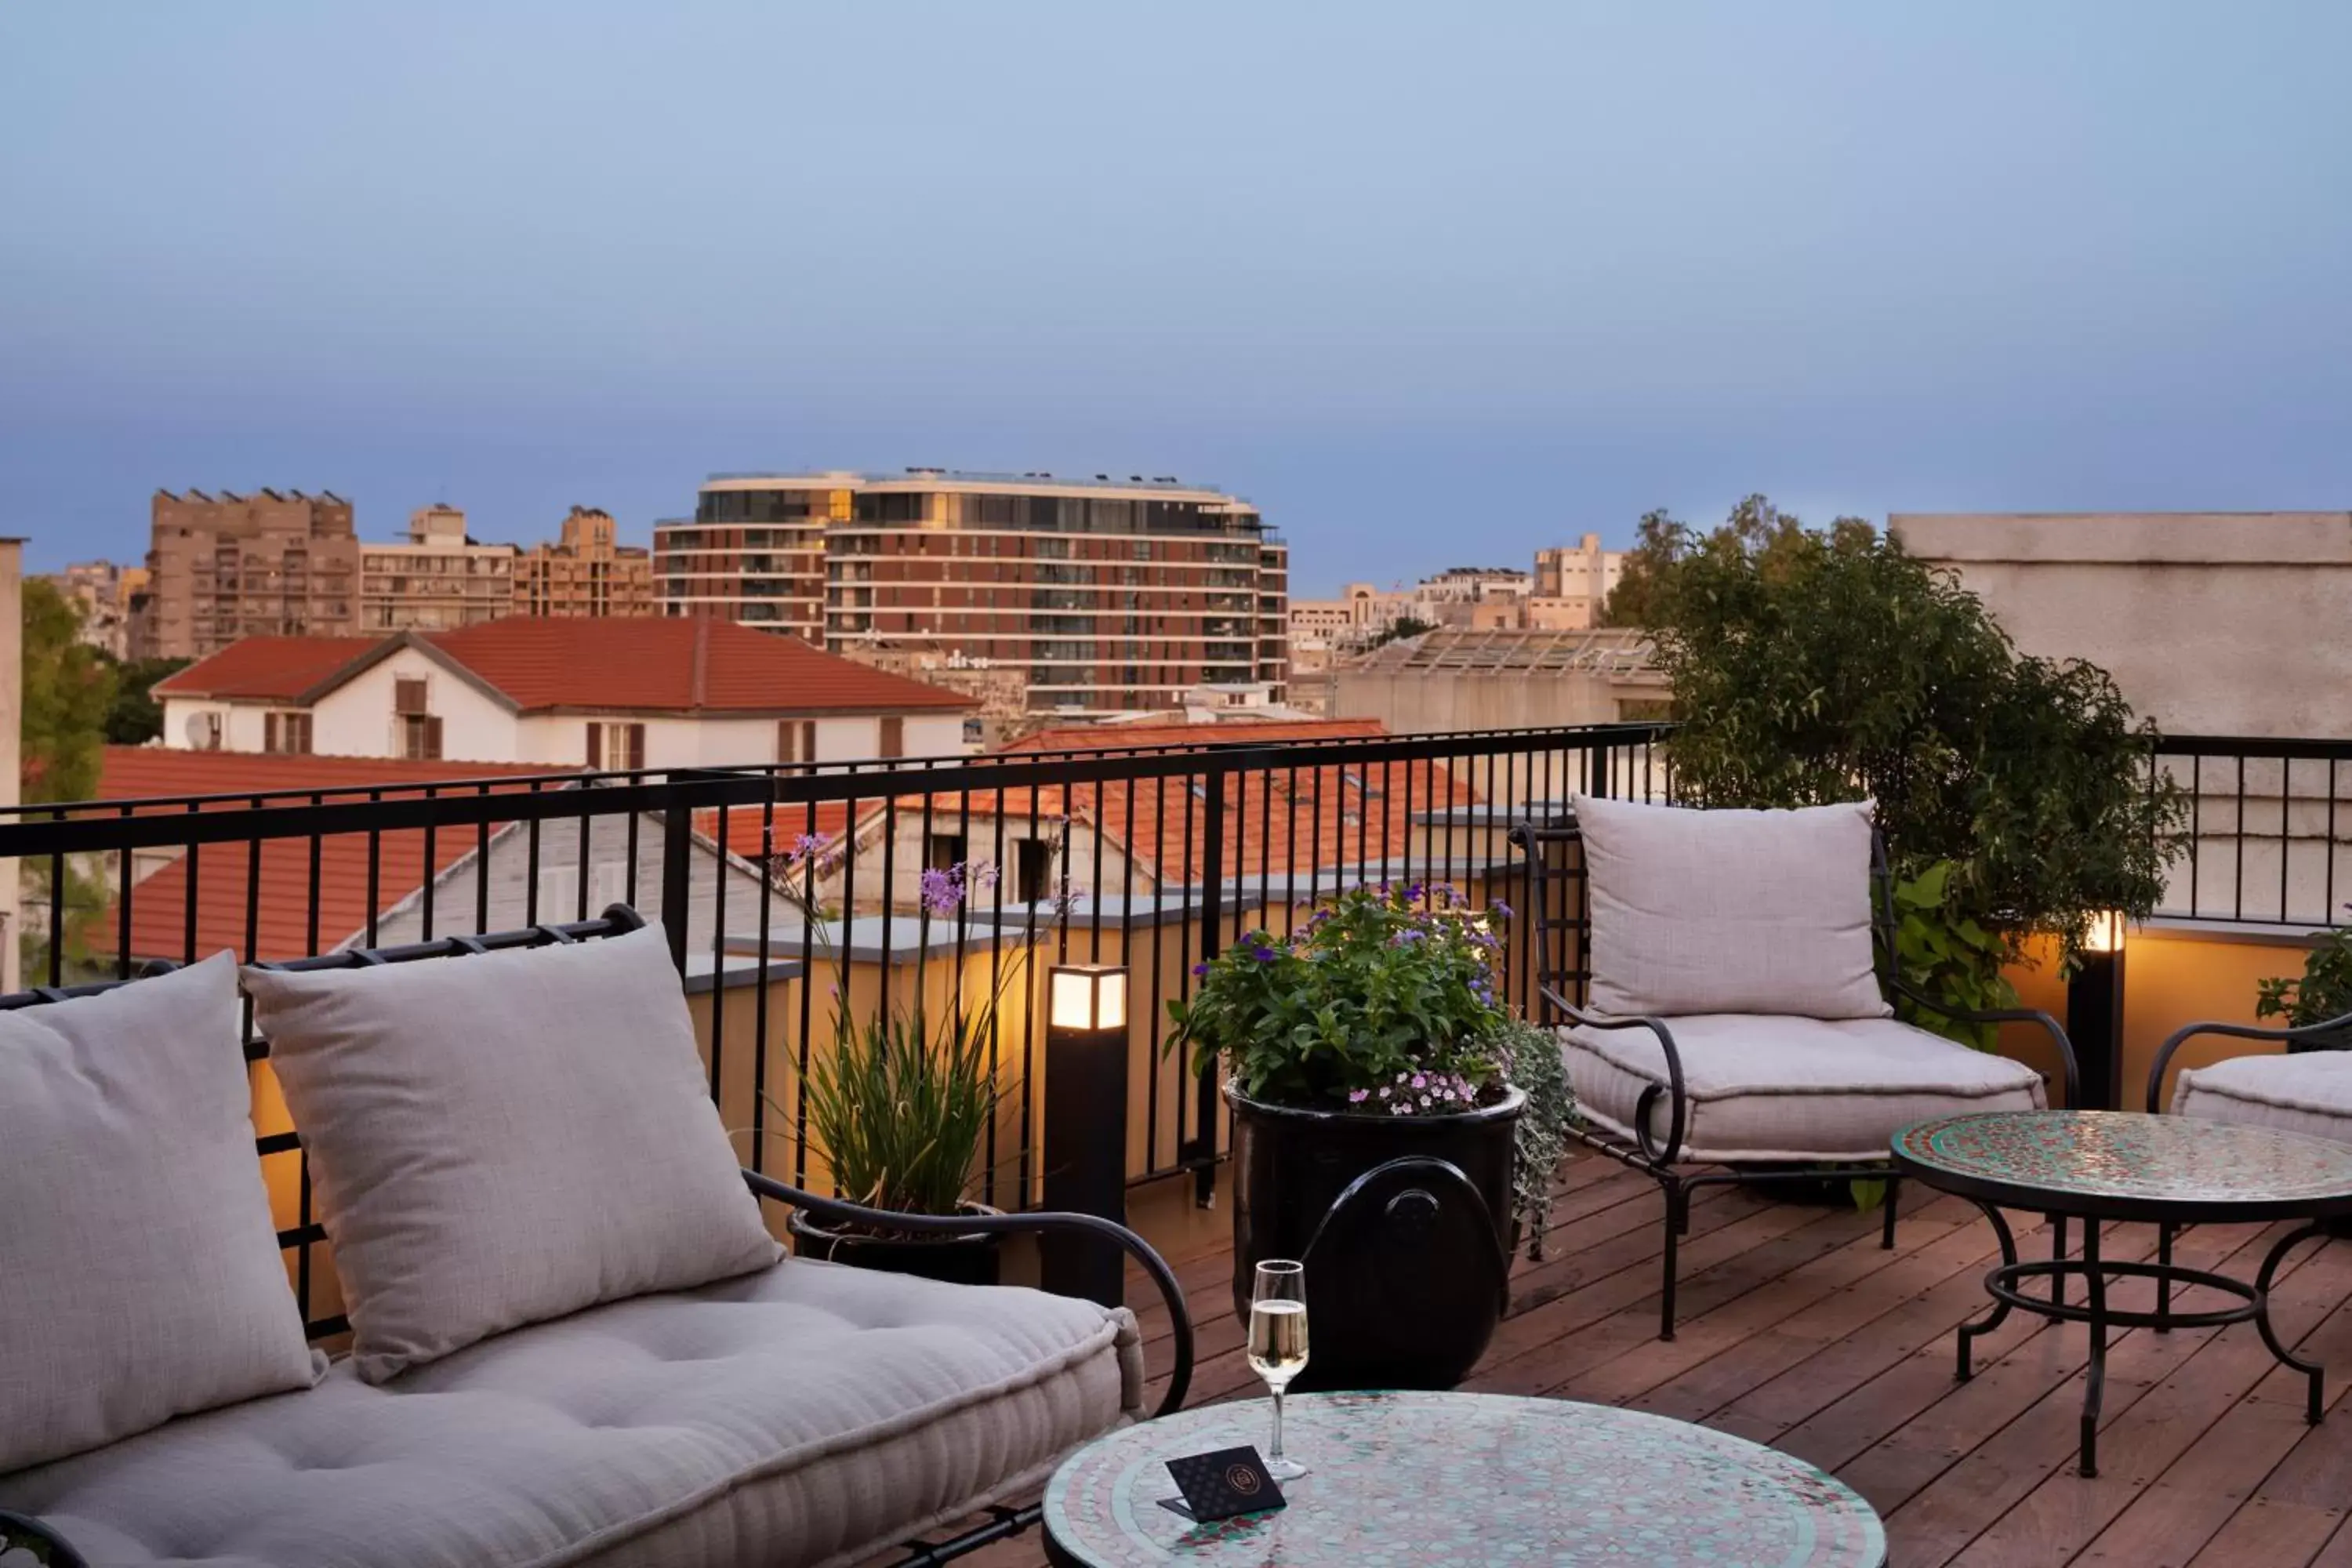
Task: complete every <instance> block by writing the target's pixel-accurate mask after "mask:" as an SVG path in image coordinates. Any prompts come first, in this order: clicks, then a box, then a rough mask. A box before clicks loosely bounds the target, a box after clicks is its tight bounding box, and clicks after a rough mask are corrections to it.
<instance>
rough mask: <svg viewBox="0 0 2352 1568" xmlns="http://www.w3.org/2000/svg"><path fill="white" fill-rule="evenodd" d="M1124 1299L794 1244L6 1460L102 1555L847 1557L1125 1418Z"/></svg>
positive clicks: (976, 1501) (481, 1564)
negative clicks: (64, 1454) (661, 1284)
mask: <svg viewBox="0 0 2352 1568" xmlns="http://www.w3.org/2000/svg"><path fill="white" fill-rule="evenodd" d="M1142 1375H1143V1374H1142V1359H1141V1352H1140V1347H1139V1342H1138V1339H1137V1333H1136V1327H1135V1321H1134V1319H1133V1318H1132V1317H1130V1316H1129V1314H1128V1313H1127V1312H1126V1311H1125V1310H1116V1311H1114V1310H1106V1309H1104V1308H1101V1307H1098V1306H1096V1305H1095V1304H1093V1303H1092V1302H1088V1301H1079V1300H1067V1299H1065V1298H1062V1297H1058V1296H1048V1295H1044V1294H1042V1293H1040V1292H1037V1291H1034V1290H1024V1289H982V1288H977V1287H971V1286H950V1285H938V1284H933V1283H931V1282H929V1281H928V1280H922V1279H908V1278H906V1277H904V1276H899V1275H890V1274H879V1273H874V1272H870V1271H866V1270H863V1269H855V1268H840V1267H835V1266H834V1265H830V1264H824V1263H817V1262H814V1261H811V1260H807V1259H793V1260H790V1261H787V1262H785V1263H782V1264H780V1265H777V1266H776V1267H774V1268H769V1269H766V1270H764V1271H762V1272H760V1273H757V1274H751V1275H746V1276H743V1277H741V1278H739V1279H729V1280H723V1281H720V1282H719V1283H718V1284H715V1285H709V1286H704V1287H702V1288H700V1289H696V1290H692V1291H687V1292H681V1293H677V1294H670V1295H658V1296H644V1297H639V1298H636V1299H635V1300H628V1301H622V1302H617V1303H614V1304H612V1305H609V1306H603V1307H595V1308H592V1309H590V1310H587V1311H584V1312H581V1313H577V1314H575V1315H573V1316H572V1317H568V1318H562V1319H558V1320H556V1321H552V1322H548V1323H542V1324H538V1325H535V1326H533V1327H530V1328H526V1329H519V1330H516V1331H512V1332H510V1333H507V1334H502V1335H499V1336H498V1337H497V1338H494V1339H490V1340H487V1341H484V1342H481V1343H479V1344H477V1345H474V1346H471V1347H469V1348H468V1349H466V1350H463V1351H460V1352H457V1353H456V1354H454V1355H451V1356H449V1357H448V1358H446V1360H443V1361H439V1362H436V1363H433V1364H432V1365H430V1366H425V1367H421V1368H418V1369H415V1370H414V1371H412V1372H409V1373H405V1374H404V1375H403V1376H400V1377H397V1378H394V1379H393V1380H392V1381H390V1382H388V1383H385V1384H381V1385H374V1386H372V1385H370V1384H366V1383H364V1382H362V1381H361V1379H360V1378H359V1376H358V1375H357V1373H355V1372H354V1371H353V1369H352V1365H351V1363H349V1362H348V1361H343V1362H339V1363H336V1365H335V1366H334V1367H333V1368H332V1370H331V1371H330V1372H329V1373H328V1374H327V1377H326V1380H325V1381H324V1382H322V1383H321V1384H319V1385H318V1386H317V1387H315V1388H311V1389H307V1390H305V1391H303V1392H301V1393H299V1394H281V1395H277V1396H273V1397H270V1398H267V1399H258V1400H254V1401H251V1402H249V1403H247V1404H244V1405H232V1406H230V1407H228V1408H226V1409H223V1410H216V1411H212V1412H209V1413H207V1414H205V1415H196V1416H191V1417H187V1418H184V1419H181V1420H178V1421H173V1422H171V1423H169V1424H167V1425H165V1426H161V1427H158V1428H156V1429H155V1430H153V1431H152V1432H148V1433H145V1434H143V1435H142V1436H137V1437H133V1438H130V1439H127V1440H125V1441H123V1442H121V1443H117V1444H115V1445H114V1446H113V1447H107V1448H101V1449H98V1450H96V1451H94V1452H91V1453H88V1454H83V1455H79V1456H77V1457H75V1458H69V1459H65V1460H61V1461H58V1462H57V1463H54V1464H50V1465H47V1466H43V1467H40V1468H34V1469H29V1470H21V1471H18V1472H16V1474H13V1475H9V1476H5V1477H0V1508H5V1509H9V1510H16V1511H17V1512H20V1513H30V1514H34V1515H37V1516H40V1517H41V1518H43V1519H44V1520H45V1521H47V1523H48V1524H49V1525H50V1526H51V1527H52V1528H54V1529H56V1530H58V1531H59V1532H60V1533H62V1534H63V1535H64V1536H65V1537H66V1539H67V1540H68V1541H69V1542H72V1543H73V1544H74V1545H76V1546H77V1547H79V1549H80V1551H81V1552H83V1553H84V1554H85V1555H87V1556H88V1557H89V1560H90V1561H91V1562H92V1563H97V1564H112V1563H140V1564H161V1563H199V1562H201V1563H204V1564H205V1568H263V1565H269V1568H491V1565H498V1568H510V1565H521V1564H534V1565H544V1564H555V1563H567V1564H569V1563H593V1564H595V1565H597V1568H617V1565H620V1564H629V1565H631V1568H636V1565H659V1568H670V1565H677V1568H685V1565H688V1564H696V1565H712V1568H724V1565H728V1564H743V1565H745V1568H750V1565H751V1564H760V1565H761V1568H774V1565H778V1564H788V1565H789V1564H824V1563H847V1562H851V1561H855V1560H856V1559H858V1558H860V1557H863V1556H866V1555H869V1554H871V1553H873V1552H876V1551H877V1550H879V1549H881V1548H883V1547H885V1546H887V1545H889V1544H891V1543H892V1542H896V1541H898V1540H900V1539H903V1538H904V1537H906V1536H907V1535H908V1534H909V1533H912V1532H914V1531H919V1530H921V1529H923V1528H926V1527H928V1526H929V1525H930V1524H932V1523H934V1522H937V1521H941V1520H945V1519H952V1518H955V1517H958V1516H960V1515H961V1514H964V1513H967V1512H970V1511H971V1510H973V1509H974V1508H976V1507H978V1506H979V1505H980V1504H982V1503H983V1502H987V1501H990V1500H994V1499H996V1498H998V1497H1001V1496H1005V1495H1010V1494H1011V1493H1013V1492H1016V1491H1018V1490H1020V1489H1022V1488H1024V1487H1026V1486H1030V1485H1034V1483H1036V1482H1038V1481H1040V1480H1042V1479H1044V1477H1045V1474H1046V1473H1047V1472H1049V1471H1050V1470H1051V1468H1052V1467H1053V1465H1054V1463H1055V1460H1056V1458H1058V1457H1059V1456H1060V1455H1062V1454H1063V1453H1065V1452H1066V1451H1067V1450H1068V1449H1069V1448H1071V1447H1074V1446H1076V1444H1078V1443H1080V1442H1083V1441H1085V1440H1086V1439H1087V1438H1090V1437H1093V1436H1097V1435H1098V1434H1100V1433H1102V1432H1104V1431H1106V1430H1108V1429H1109V1428H1111V1427H1113V1426H1117V1425H1118V1424H1119V1423H1120V1422H1121V1421H1122V1420H1123V1419H1125V1418H1127V1417H1129V1416H1132V1415H1134V1414H1135V1413H1136V1411H1137V1409H1138V1407H1139V1405H1140V1403H1141V1395H1142Z"/></svg>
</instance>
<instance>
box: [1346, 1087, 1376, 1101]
mask: <svg viewBox="0 0 2352 1568" xmlns="http://www.w3.org/2000/svg"><path fill="white" fill-rule="evenodd" d="M1371 1093H1372V1091H1371V1090H1370V1089H1349V1091H1348V1103H1349V1104H1350V1105H1361V1104H1363V1103H1364V1101H1365V1100H1369V1099H1370V1098H1371Z"/></svg>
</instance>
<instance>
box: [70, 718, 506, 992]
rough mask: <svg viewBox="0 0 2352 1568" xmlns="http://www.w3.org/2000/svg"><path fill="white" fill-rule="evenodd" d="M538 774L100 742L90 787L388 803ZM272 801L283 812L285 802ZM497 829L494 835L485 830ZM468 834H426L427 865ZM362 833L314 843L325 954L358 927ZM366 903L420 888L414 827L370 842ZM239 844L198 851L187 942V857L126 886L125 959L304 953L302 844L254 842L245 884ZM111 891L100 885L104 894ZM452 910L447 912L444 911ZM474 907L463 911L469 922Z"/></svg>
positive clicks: (306, 920) (115, 917)
mask: <svg viewBox="0 0 2352 1568" xmlns="http://www.w3.org/2000/svg"><path fill="white" fill-rule="evenodd" d="M548 772H551V770H550V769H547V768H545V767H510V766H509V767H502V766H499V765H497V764H495V763H420V762H407V761H403V760H397V759H391V758H383V757H289V756H275V755H258V754H255V753H252V752H187V751H179V750H174V749H170V748H166V747H162V746H109V747H107V748H106V752H105V759H104V763H103V764H102V771H101V773H100V781H99V798H100V799H101V800H115V801H127V800H146V799H151V798H153V797H156V796H179V795H222V794H228V793H232V792H234V793H236V794H239V795H258V794H274V793H276V792H279V791H289V790H294V791H320V792H323V793H325V794H327V795H328V796H329V800H330V804H333V803H335V802H337V801H340V800H348V799H352V798H356V797H355V796H353V795H352V794H351V793H350V792H352V791H354V790H365V789H367V788H369V787H371V786H375V785H383V786H385V791H386V793H387V794H388V795H391V796H393V797H394V798H399V797H401V796H403V795H413V794H414V793H415V790H416V788H417V786H419V785H421V784H443V783H447V782H450V781H461V780H485V781H492V780H495V781H500V782H498V783H497V784H496V785H495V787H496V788H497V789H499V790H513V789H516V788H519V787H520V785H519V784H516V783H514V782H512V780H513V776H514V775H517V774H522V773H548ZM243 804H244V803H243V802H241V801H236V800H228V801H220V802H212V803H206V805H205V807H204V809H205V810H207V811H225V810H234V809H236V808H237V807H238V806H240V805H243ZM273 804H277V805H285V804H288V803H287V802H284V801H282V800H281V801H278V802H274V803H273ZM185 809H186V808H185V807H184V806H163V805H154V806H144V807H140V808H137V809H136V810H135V811H134V813H133V815H137V816H146V815H149V814H151V813H157V814H160V813H165V812H177V811H184V810H185ZM494 831H495V829H494ZM476 842H477V836H476V833H475V830H474V829H472V828H471V827H466V828H454V829H444V830H442V831H440V832H438V833H436V834H435V835H434V842H433V855H432V869H433V870H434V871H436V872H439V871H446V870H447V869H448V868H450V867H451V866H452V865H455V864H456V863H457V860H458V859H459V858H461V857H462V856H464V855H465V854H467V852H468V851H470V850H471V849H473V848H474V847H475V845H476ZM368 854H369V848H368V836H367V835H366V834H364V833H342V834H333V835H330V836H328V837H322V838H320V840H319V888H318V897H317V900H316V908H317V911H318V915H317V921H316V929H317V939H316V940H317V945H318V947H320V948H331V947H333V946H335V945H336V944H337V943H339V942H343V941H344V940H346V939H347V938H349V937H351V936H352V935H354V934H358V933H361V932H363V931H365V930H366V929H367V921H368V913H369V904H370V901H371V900H370V899H369V896H368ZM377 855H378V858H377V875H376V886H375V898H374V900H373V903H374V906H375V910H376V912H377V913H378V914H381V913H383V911H384V910H389V909H391V908H392V907H393V906H394V905H395V904H397V903H399V902H400V901H401V900H403V899H405V898H407V897H408V896H409V895H410V894H412V893H414V892H415V891H416V889H418V888H420V887H422V886H423V885H424V883H425V873H426V862H425V834H424V831H423V830H422V829H419V828H406V829H397V830H394V831H392V832H388V833H384V834H382V835H380V836H379V846H378V850H377ZM252 857H253V850H252V847H251V846H250V845H249V844H246V843H227V844H208V845H205V846H203V847H201V848H200V849H198V850H197V851H196V861H195V865H194V868H193V869H194V875H195V879H196V919H195V941H194V947H193V949H191V947H190V944H189V941H188V932H187V895H188V878H189V876H190V874H191V869H192V868H191V866H190V863H189V858H188V856H187V854H186V853H184V852H183V853H182V854H181V856H180V858H178V859H176V860H173V862H172V863H171V864H169V865H167V866H164V867H162V868H159V869H157V870H155V871H154V872H152V873H151V874H150V875H149V876H147V877H146V878H144V879H142V880H141V881H139V882H138V883H136V884H134V885H133V886H132V888H131V956H132V957H133V958H139V959H147V958H169V959H173V960H178V959H183V958H185V957H187V956H188V955H189V954H190V952H191V951H193V952H194V955H195V956H197V957H199V958H201V957H204V956H205V955H207V954H210V953H214V952H219V951H220V950H221V949H223V948H227V949H230V950H231V951H233V952H236V954H237V955H238V956H239V957H240V958H252V959H271V958H299V957H301V956H303V955H304V954H306V953H309V952H312V951H313V946H312V936H311V931H312V920H311V910H312V907H313V901H312V898H311V893H310V840H309V839H307V838H266V839H263V840H262V841H261V854H260V867H259V878H258V880H256V879H255V877H254V861H253V858H252ZM119 887H120V883H119V882H117V883H115V884H114V885H113V886H110V887H109V888H108V889H107V891H108V893H109V895H110V896H111V895H113V894H114V893H115V892H116V891H117V889H119ZM248 887H251V888H252V889H254V891H255V893H256V895H257V896H256V897H255V899H254V900H253V910H254V921H253V930H252V932H251V935H250V940H248V936H247V929H246V907H247V889H248ZM453 912H454V911H453ZM471 912H472V911H470V910H467V911H465V914H466V915H467V916H470V914H471ZM120 920H121V910H120V906H119V905H110V907H109V908H108V909H107V910H106V912H105V914H104V915H103V917H101V919H100V921H98V922H97V923H96V924H94V925H93V927H92V928H91V930H90V931H89V938H90V942H91V946H92V947H93V949H95V950H96V951H98V952H105V953H112V952H114V951H115V946H116V942H117V940H118V937H119V934H120V931H121V925H120Z"/></svg>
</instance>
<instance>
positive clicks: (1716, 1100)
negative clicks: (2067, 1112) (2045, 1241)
mask: <svg viewBox="0 0 2352 1568" xmlns="http://www.w3.org/2000/svg"><path fill="white" fill-rule="evenodd" d="M1662 1021H1663V1022H1664V1024H1665V1026H1666V1027H1667V1030H1668V1032H1670V1033H1671V1034H1672V1035H1673V1036H1674V1037H1675V1050H1676V1052H1677V1054H1678V1055H1680V1057H1681V1058H1682V1064H1683V1088H1684V1092H1685V1096H1686V1098H1687V1102H1688V1106H1689V1117H1688V1121H1686V1122H1685V1126H1684V1129H1683V1145H1684V1146H1683V1148H1682V1150H1681V1151H1680V1152H1679V1154H1678V1155H1677V1157H1678V1158H1681V1159H1685V1160H1696V1161H1709V1162H1712V1161H1743V1160H1808V1161H1811V1160H1829V1161H1842V1160H1883V1159H1885V1157H1886V1152H1887V1144H1888V1143H1889V1142H1890V1141H1891V1140H1892V1139H1893V1138H1894V1136H1895V1131H1897V1130H1898V1129H1900V1128H1902V1127H1904V1126H1906V1125H1908V1124H1909V1123H1911V1122H1914V1121H1923V1120H1925V1119H1927V1118H1928V1117H1933V1116H1952V1115H1958V1114H1961V1113H1964V1112H1968V1111H1975V1110H2040V1109H2042V1107H2043V1105H2044V1104H2045V1101H2044V1099H2043V1095H2042V1078H2041V1075H2040V1074H2038V1073H2036V1072H2035V1071H2034V1070H2033V1069H2032V1068H2029V1067H2027V1066H2025V1065H2024V1064H2023V1063H2021V1062H2015V1061H2011V1060H2010V1059H2009V1058H2006V1057H1997V1056H1992V1055H1990V1054H1989V1053H1987V1052H1983V1051H1977V1050H1971V1049H1969V1047H1966V1046H1963V1045H1960V1044H1958V1042H1957V1041H1953V1040H1948V1039H1946V1038H1944V1037H1942V1036H1940V1035H1931V1034H1929V1033H1927V1031H1926V1030H1924V1029H1917V1028H1914V1027H1912V1026H1910V1025H1908V1024H1905V1023H1901V1022H1899V1021H1897V1020H1895V1019H1893V1018H1837V1019H1822V1018H1790V1017H1780V1016H1771V1015H1760V1014H1703V1015H1698V1016H1692V1017H1684V1018H1667V1019H1664V1020H1662ZM1560 1036H1561V1043H1560V1056H1561V1058H1562V1060H1563V1061H1565V1062H1566V1064H1567V1067H1568V1077H1569V1082H1570V1084H1571V1085H1572V1086H1573V1087H1574V1089H1576V1098H1577V1104H1578V1109H1579V1110H1581V1111H1582V1112H1583V1113H1584V1115H1585V1116H1586V1117H1588V1118H1590V1119H1591V1121H1593V1122H1595V1123H1597V1124H1598V1125H1600V1126H1601V1127H1604V1128H1606V1129H1607V1130H1609V1131H1612V1132H1614V1133H1617V1134H1618V1135H1619V1136H1621V1137H1626V1138H1631V1137H1632V1136H1633V1128H1634V1124H1635V1122H1636V1121H1637V1119H1638V1117H1639V1114H1640V1111H1639V1107H1640V1103H1641V1099H1642V1095H1643V1091H1644V1090H1646V1089H1650V1088H1652V1087H1653V1086H1655V1087H1657V1088H1658V1089H1660V1091H1661V1092H1660V1093H1659V1094H1658V1095H1657V1097H1656V1098H1655V1099H1654V1100H1653V1101H1652V1103H1651V1106H1650V1110H1649V1123H1650V1132H1651V1135H1652V1137H1653V1138H1654V1139H1655V1140H1656V1141H1657V1142H1660V1143H1664V1141H1665V1139H1666V1137H1667V1134H1668V1131H1669V1129H1668V1122H1669V1121H1670V1119H1671V1117H1672V1115H1673V1110H1672V1107H1671V1105H1670V1104H1669V1100H1668V1096H1667V1094H1666V1093H1665V1092H1664V1088H1665V1085H1666V1083H1667V1073H1666V1058H1665V1051H1664V1047H1661V1046H1660V1045H1659V1044H1658V1037H1656V1036H1655V1035H1654V1034H1652V1033H1651V1032H1650V1031H1649V1030H1648V1029H1646V1028H1625V1029H1594V1028H1586V1027H1579V1026H1570V1027H1568V1028H1565V1029H1563V1030H1562V1031H1561V1032H1560Z"/></svg>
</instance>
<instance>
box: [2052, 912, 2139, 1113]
mask: <svg viewBox="0 0 2352 1568" xmlns="http://www.w3.org/2000/svg"><path fill="white" fill-rule="evenodd" d="M2124 923H2125V922H2124V912H2123V911H2122V910H2095V912H2094V913H2093V914H2092V916H2091V923H2090V926H2089V929H2088V930H2086V931H2084V933H2083V952H2082V954H2081V956H2080V958H2079V959H2078V961H2077V963H2076V964H2075V968H2074V973H2073V974H2072V975H2070V976H2068V977H2067V981H2066V1037H2067V1038H2068V1039H2070V1040H2072V1041H2073V1042H2074V1059H2075V1063H2076V1065H2077V1066H2079V1067H2080V1068H2082V1077H2083V1104H2082V1107H2081V1108H2080V1109H2084V1110H2123V1109H2124Z"/></svg>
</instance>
